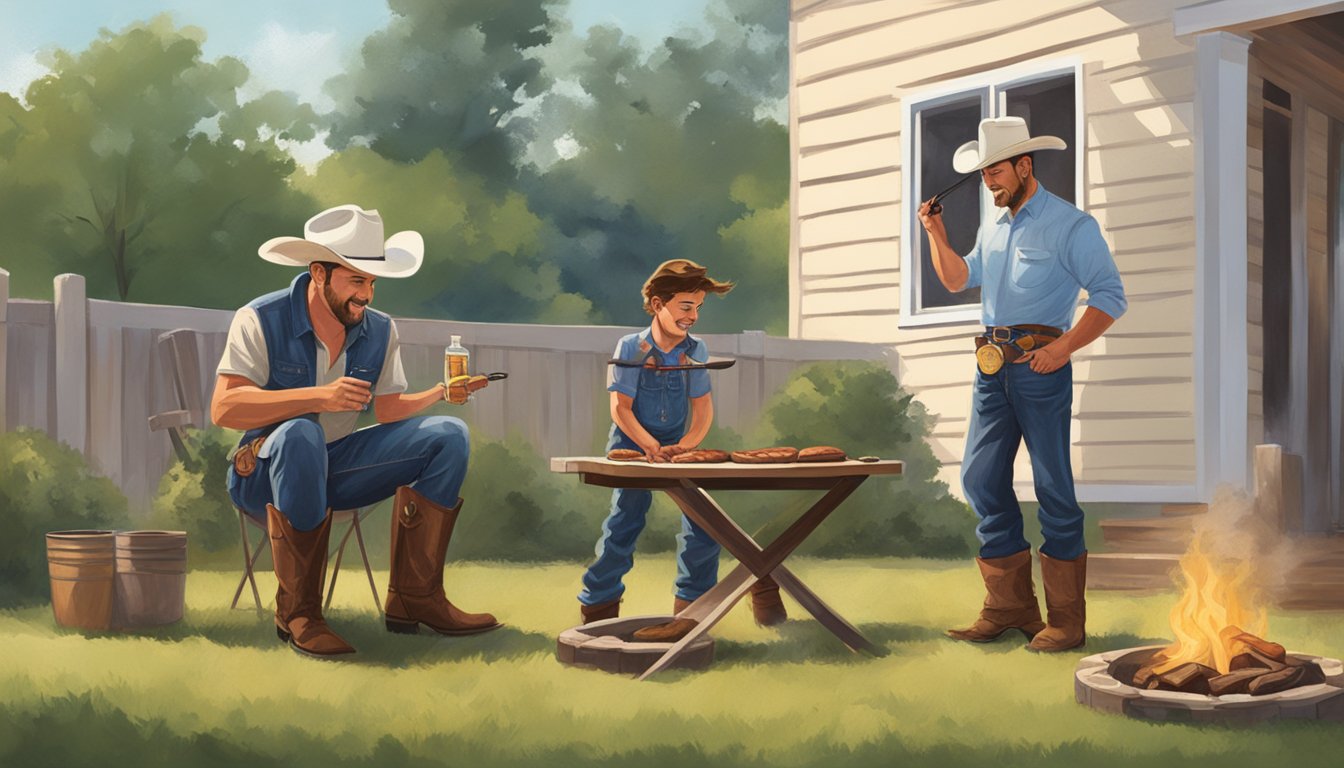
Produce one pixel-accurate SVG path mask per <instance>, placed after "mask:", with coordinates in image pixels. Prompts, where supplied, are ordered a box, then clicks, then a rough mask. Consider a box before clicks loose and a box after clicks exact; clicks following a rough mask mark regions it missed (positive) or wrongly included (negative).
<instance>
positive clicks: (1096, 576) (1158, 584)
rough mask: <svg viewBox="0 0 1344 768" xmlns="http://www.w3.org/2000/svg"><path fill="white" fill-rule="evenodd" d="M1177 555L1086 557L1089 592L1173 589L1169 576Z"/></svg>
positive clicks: (1129, 553) (1172, 582) (1176, 563)
mask: <svg viewBox="0 0 1344 768" xmlns="http://www.w3.org/2000/svg"><path fill="white" fill-rule="evenodd" d="M1180 559H1181V558H1180V555H1177V554H1170V553H1154V552H1100V553H1096V554H1093V553H1091V552H1089V553H1088V555H1087V588H1088V589H1123V590H1156V589H1174V588H1175V583H1176V582H1175V581H1174V580H1173V576H1172V572H1173V571H1174V570H1176V568H1177V567H1178V566H1179V564H1180Z"/></svg>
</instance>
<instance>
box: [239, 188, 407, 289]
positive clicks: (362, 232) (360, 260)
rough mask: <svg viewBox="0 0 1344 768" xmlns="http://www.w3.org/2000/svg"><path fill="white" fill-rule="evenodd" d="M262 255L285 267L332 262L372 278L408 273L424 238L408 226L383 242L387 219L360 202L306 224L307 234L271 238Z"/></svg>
mask: <svg viewBox="0 0 1344 768" xmlns="http://www.w3.org/2000/svg"><path fill="white" fill-rule="evenodd" d="M257 253H258V254H259V255H260V256H261V258H263V259H265V260H267V261H269V262H273V263H275V264H283V265H285V266H287V267H306V266H308V265H309V264H311V263H312V262H314V261H331V262H335V263H337V264H340V265H342V266H345V267H349V268H351V269H353V270H356V271H358V272H365V273H367V274H370V275H373V276H374V277H410V276H411V275H414V274H415V272H416V270H418V269H420V262H421V261H422V260H423V259H424V257H425V240H424V238H422V237H420V233H419V232H412V231H410V230H406V231H405V232H398V233H396V234H395V235H393V236H391V237H389V238H387V240H386V241H384V240H383V217H382V216H379V215H378V211H376V210H375V211H366V210H364V209H363V208H360V207H359V206H358V205H338V206H336V207H335V208H328V209H327V210H325V211H323V212H321V213H319V214H317V215H316V216H314V217H313V218H311V219H309V220H308V222H307V223H306V224H304V225H303V237H301V238H299V237H273V238H271V239H270V240H267V241H266V242H264V243H262V244H261V247H260V248H258V249H257Z"/></svg>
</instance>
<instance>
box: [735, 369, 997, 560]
mask: <svg viewBox="0 0 1344 768" xmlns="http://www.w3.org/2000/svg"><path fill="white" fill-rule="evenodd" d="M931 423H932V419H931V418H930V417H929V416H928V414H927V412H926V411H925V410H924V407H923V406H922V405H920V404H919V403H918V402H916V401H915V400H914V398H913V396H911V395H909V394H906V393H905V392H904V391H903V390H902V389H901V387H900V385H899V384H898V383H897V381H896V377H895V376H893V375H892V374H891V372H890V371H888V370H887V369H886V367H885V366H883V365H881V364H879V363H871V362H858V361H852V362H836V363H815V364H813V365H810V366H807V367H806V368H803V369H800V370H799V371H797V372H796V373H795V374H794V375H793V376H792V377H791V378H790V379H789V381H788V382H787V383H786V384H785V385H784V387H783V388H782V389H781V390H780V391H779V392H778V393H777V394H775V395H774V397H772V398H771V399H770V401H769V402H768V403H767V404H766V407H765V409H764V411H763V413H762V417H761V423H760V425H759V427H758V428H757V430H756V431H755V432H754V433H753V437H754V438H755V439H754V441H753V444H755V445H760V446H765V445H792V446H795V447H798V448H803V447H806V446H809V445H835V446H839V447H841V448H843V449H844V450H845V451H846V452H847V453H849V455H850V456H862V455H866V454H867V455H874V456H881V457H883V458H889V459H900V460H902V461H904V462H905V467H904V474H903V475H902V477H901V478H899V479H894V478H882V477H873V478H870V479H869V480H868V481H867V482H865V483H864V484H863V485H862V486H860V487H859V489H858V490H857V491H855V492H854V495H853V496H852V497H850V498H849V499H848V500H847V501H846V502H845V503H844V504H843V505H842V506H841V507H840V508H839V509H838V510H836V512H835V513H834V514H833V515H832V516H831V517H830V518H828V519H827V521H826V522H825V523H824V524H823V525H822V526H821V527H820V528H819V529H817V532H816V533H815V534H814V535H813V536H812V537H811V538H809V539H808V541H807V542H806V543H805V544H804V545H803V546H802V547H801V548H800V549H799V552H800V553H807V554H813V555H821V556H826V557H841V556H849V557H853V556H871V555H900V556H919V557H962V556H965V555H968V554H970V553H972V552H974V551H975V537H974V528H975V518H974V516H973V515H972V513H971V511H970V508H969V507H967V506H966V505H965V504H963V503H961V502H960V501H958V500H957V499H955V498H953V497H952V496H950V495H948V489H947V484H946V483H943V482H941V481H939V480H937V479H936V476H937V473H938V469H939V462H938V459H937V458H936V457H935V456H934V455H933V450H932V449H931V448H930V447H929V444H928V443H927V442H926V440H925V438H926V437H927V436H928V433H929V427H930V426H931ZM781 496H782V492H781ZM744 498H745V500H744V501H743V502H742V503H744V504H746V505H747V507H746V508H745V509H744V510H743V512H742V518H741V520H740V522H741V523H742V525H743V527H744V528H747V529H748V530H752V529H753V527H758V526H761V525H763V524H766V523H767V521H771V520H774V519H775V518H776V517H777V516H778V510H779V507H780V504H779V503H774V504H763V503H762V502H761V501H760V500H759V498H755V499H753V496H752V495H748V496H746V497H744ZM785 498H786V501H785V502H784V503H785V505H787V506H788V507H790V508H791V509H792V510H793V511H794V512H795V513H796V512H800V511H801V510H802V509H803V508H805V507H806V505H809V504H811V503H812V501H813V500H814V499H815V498H816V494H815V493H809V494H789V496H788V497H785ZM795 516H796V514H795ZM775 532H777V531H776V530H775V529H774V527H773V526H771V528H770V529H769V533H766V534H765V535H764V538H765V539H769V538H771V536H772V535H773V533H775Z"/></svg>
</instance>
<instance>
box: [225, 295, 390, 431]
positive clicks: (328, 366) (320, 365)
mask: <svg viewBox="0 0 1344 768" xmlns="http://www.w3.org/2000/svg"><path fill="white" fill-rule="evenodd" d="M314 346H316V347H317V377H316V378H317V386H319V387H320V386H322V385H324V384H330V383H331V382H333V381H335V380H337V379H339V378H341V377H342V376H344V375H345V352H344V351H342V352H341V354H340V355H339V356H338V357H337V358H336V362H335V364H332V363H331V361H330V360H329V357H330V355H329V354H328V352H327V347H326V345H325V344H323V343H322V342H320V341H317V340H316V339H315V340H314ZM216 372H217V373H218V374H219V375H224V374H232V375H235V376H242V377H243V378H245V379H247V380H249V381H251V382H252V383H254V384H256V385H257V386H258V387H264V386H266V382H267V381H268V380H269V379H270V378H271V358H270V356H269V355H268V354H267V353H266V335H265V334H264V333H262V330H261V318H260V317H258V316H257V311H256V310H255V309H253V308H251V307H243V308H242V309H240V310H238V312H237V313H235V314H234V316H233V323H232V324H230V325H229V341H228V344H227V345H226V346H225V347H224V357H222V358H221V359H220V361H219V368H218V369H217V371H216ZM405 391H406V372H405V371H404V370H403V369H402V367H401V346H400V345H399V344H398V343H397V325H396V323H391V329H390V332H389V334H388V338H387V354H386V355H385V356H384V357H383V370H382V371H381V372H380V373H379V374H378V381H377V382H375V383H374V386H373V394H374V395H375V396H376V395H395V394H398V393H401V392H405ZM359 414H360V412H359V411H341V412H339V413H320V414H318V416H317V423H318V424H320V425H321V426H322V430H323V432H325V433H326V436H327V442H328V443H331V442H335V441H336V440H339V439H341V438H342V437H345V436H346V435H348V434H350V433H351V432H354V431H355V424H356V423H357V422H358V421H359Z"/></svg>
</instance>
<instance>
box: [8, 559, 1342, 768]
mask: <svg viewBox="0 0 1344 768" xmlns="http://www.w3.org/2000/svg"><path fill="white" fill-rule="evenodd" d="M790 562H791V565H793V567H794V570H795V572H797V573H798V574H799V575H800V576H801V577H802V578H803V579H804V580H805V581H807V582H808V583H809V584H810V585H811V586H812V587H813V588H814V589H815V590H816V591H817V592H818V593H819V594H820V595H822V596H823V597H824V598H825V599H827V601H828V602H829V603H830V604H831V605H833V606H834V607H835V608H836V609H837V610H838V611H840V612H841V613H842V614H843V615H845V616H846V617H847V618H848V619H850V620H851V621H852V622H854V623H856V624H857V625H858V626H859V627H860V629H861V630H863V631H864V632H865V633H866V634H867V635H868V637H870V638H871V639H873V640H874V641H875V642H877V643H878V644H879V645H881V646H883V647H884V648H885V649H886V650H887V651H888V654H887V655H886V656H884V657H882V658H870V657H867V656H858V655H853V654H851V653H850V652H849V651H848V650H847V649H846V648H845V647H844V646H843V645H841V644H840V643H839V642H838V641H837V640H835V639H834V638H833V637H831V636H830V635H829V634H828V633H826V632H825V631H824V630H823V629H821V628H820V627H819V626H818V625H817V624H816V623H815V622H814V621H811V620H810V618H809V619H801V620H800V619H799V617H801V616H802V615H804V614H803V613H802V611H801V609H799V608H798V607H797V606H796V605H795V604H793V603H792V602H789V608H790V613H791V614H792V616H793V617H794V618H795V619H796V620H794V621H790V622H789V623H787V624H786V625H784V626H783V628H782V629H780V630H768V629H761V628H758V627H756V626H755V625H754V624H753V623H752V622H751V617H750V613H749V611H747V610H746V609H745V607H739V608H738V609H736V610H734V611H733V613H732V614H730V615H729V616H728V617H727V618H726V619H725V620H724V621H723V622H722V623H721V624H719V626H718V627H716V628H715V631H714V633H713V634H714V637H715V638H716V641H717V647H716V654H717V655H716V660H715V662H714V664H713V665H712V666H711V667H710V668H709V669H707V670H704V671H699V672H682V671H673V672H670V673H664V674H662V675H660V676H658V677H655V678H654V679H653V680H652V681H649V682H643V683H641V682H637V681H635V680H633V679H630V678H627V677H621V676H616V675H610V674H606V673H602V672H597V671H592V670H585V669H575V668H570V667H566V666H562V665H561V664H559V663H558V662H557V661H556V660H555V657H554V648H555V637H556V635H557V634H558V633H559V632H560V631H561V630H563V629H564V628H566V627H569V626H571V625H573V624H576V623H577V618H578V611H577V605H576V603H575V600H574V594H575V592H576V591H577V588H578V577H579V575H580V572H581V569H580V567H579V566H578V565H574V564H553V565H538V566H530V567H529V566H516V565H508V566H504V565H498V564H490V563H478V564H465V565H454V566H451V567H450V569H449V589H448V591H449V595H450V596H451V597H453V598H454V599H456V600H457V601H458V602H459V603H460V604H462V606H463V607H465V608H467V609H468V610H484V609H489V610H492V611H494V612H495V613H496V614H497V615H498V616H499V617H500V618H501V619H502V620H503V621H505V622H506V623H507V624H508V626H507V627H506V628H504V629H502V630H499V631H496V632H494V633H491V634H487V635H483V636H478V637H472V638H456V639H453V638H440V637H433V636H427V635H422V636H415V637H405V636H396V635H390V634H388V633H387V632H385V631H384V630H383V629H382V627H381V625H380V624H379V623H378V621H377V618H376V615H375V614H374V612H373V606H372V600H371V598H370V596H369V593H368V587H367V584H366V583H363V582H362V580H361V579H360V578H358V577H359V576H362V574H358V572H357V571H355V570H346V571H345V572H344V574H343V575H342V577H341V582H340V588H339V589H338V591H337V606H336V607H335V608H334V609H333V610H332V611H331V612H330V614H329V618H330V619H331V620H332V624H333V625H334V626H335V627H336V628H337V629H338V630H339V631H340V632H342V633H343V634H344V636H345V637H346V639H347V640H349V641H350V642H352V643H353V644H354V645H355V646H356V647H357V648H358V649H359V653H358V655H357V656H356V657H355V658H354V660H353V661H350V662H344V663H341V662H320V661H313V660H310V659H306V658H301V657H299V656H297V655H295V654H294V653H293V652H291V651H289V650H288V649H287V648H286V647H284V646H283V645H282V644H281V643H280V642H279V641H278V640H276V638H275V634H274V631H273V630H272V624H271V619H270V617H269V615H266V616H262V617H258V616H257V614H256V613H255V612H253V611H251V610H237V611H229V610H228V609H227V607H225V606H226V605H227V601H228V598H229V596H231V595H232V590H233V586H234V584H235V583H236V581H235V577H234V575H233V574H232V573H230V572H212V571H197V572H193V573H192V574H191V575H190V577H189V580H188V597H187V600H188V610H187V616H186V618H185V620H184V621H183V622H181V623H180V624H178V625H175V626H173V627H169V628H165V629H162V630H159V631H156V632H150V633H145V634H142V635H134V636H133V635H99V636H85V635H81V634H80V633H78V632H72V631H67V630H62V629H58V628H57V627H55V625H54V622H53V621H52V618H51V613H50V609H49V608H30V609H23V610H15V611H5V612H0V766H10V765H13V766H39V765H61V766H70V765H94V764H97V765H121V764H134V765H137V766H158V765H164V766H168V765H175V766H176V765H190V766H198V765H247V766H271V765H276V766H279V765H284V766H384V765H541V764H545V765H557V766H568V765H612V766H615V765H640V766H658V765H723V764H731V765H752V766H793V765H827V766H851V765H853V766H860V765H864V766H866V765H896V764H902V765H906V764H909V765H937V766H951V765H995V766H999V765H1060V766H1064V765H1068V766H1075V765H1077V766H1082V765H1087V766H1092V765H1115V766H1120V765H1125V766H1132V765H1135V764H1144V765H1185V764H1197V765H1205V764H1207V765H1214V764H1216V765H1219V766H1257V767H1262V766H1265V765H1285V764H1290V765H1294V766H1295V767H1296V766H1308V765H1326V764H1329V765H1334V764H1336V763H1337V760H1338V745H1339V743H1340V738H1341V736H1342V735H1344V731H1342V730H1341V727H1340V726H1336V725H1329V724H1315V723H1279V724H1270V725H1264V726H1259V727H1255V728H1243V729H1230V728H1222V727H1200V726H1190V725H1162V724H1149V723H1143V722H1138V721H1131V720H1127V719H1124V718H1121V717H1116V716H1111V715H1105V714H1101V713H1098V712H1094V711H1091V710H1088V709H1085V708H1083V707H1081V706H1079V705H1077V704H1076V703H1074V701H1073V682H1072V672H1073V668H1074V665H1075V664H1076V663H1077V661H1078V659H1079V658H1080V657H1081V656H1083V655H1085V653H1095V652H1098V651H1100V650H1106V649H1113V648H1121V647H1127V646H1132V645H1139V644H1146V643H1151V642H1158V641H1161V640H1162V639H1163V638H1164V637H1165V636H1166V634H1167V632H1166V613H1167V610H1168V608H1169V607H1170V604H1171V602H1172V596H1171V595H1169V594H1166V595H1153V596H1144V597H1127V596H1120V595H1117V594H1115V593H1094V594H1092V596H1091V601H1090V603H1089V629H1090V630H1091V633H1092V634H1091V639H1090V641H1089V642H1088V645H1087V648H1086V649H1085V651H1079V652H1072V653H1065V654H1060V655H1053V656H1046V655H1037V654H1032V653H1029V652H1027V651H1025V650H1024V649H1023V647H1022V643H1021V641H1020V638H1018V637H1014V638H1011V639H1010V638H1007V637H1005V638H1004V639H1003V640H1001V641H1000V642H998V643H993V644H989V645H985V646H977V645H967V644H959V643H955V642H952V641H950V640H947V639H944V638H943V637H942V629H943V628H944V627H946V626H951V625H959V624H964V623H966V622H967V621H968V620H969V619H970V618H971V617H972V615H973V614H974V611H975V608H976V607H977V606H978V604H979V600H980V597H981V587H980V585H979V579H978V577H977V575H976V573H975V571H974V566H973V565H972V564H970V563H969V562H966V563H948V562H937V561H913V560H893V559H883V560H862V561H855V560H846V561H822V560H797V561H790ZM673 572H674V567H673V563H672V560H671V558H669V557H665V556H657V557H645V558H642V559H641V560H640V561H639V564H638V565H637V567H636V569H635V571H634V572H633V573H632V574H631V576H630V578H629V579H628V580H627V584H628V585H629V591H628V592H627V599H626V603H625V606H624V613H625V614H626V615H637V614H640V613H660V612H666V611H667V610H668V609H669V608H670V604H671V602H672V595H671V580H672V575H673ZM385 579H386V575H385V574H380V575H379V583H380V584H385V583H386V581H385ZM273 585H274V582H273V581H272V580H271V579H270V578H269V574H264V575H263V580H262V590H263V596H267V593H268V592H272V591H273V589H274V586H273ZM1270 627H1271V633H1270V634H1271V636H1272V637H1273V638H1274V639H1276V640H1279V641H1280V642H1283V643H1285V644H1286V645H1287V646H1289V647H1290V648H1291V649H1294V650H1303V651H1311V652H1315V653H1320V654H1324V655H1329V656H1335V657H1339V656H1341V655H1344V631H1342V630H1344V617H1341V615H1340V614H1337V613H1331V614H1320V613H1279V614H1275V615H1274V616H1273V617H1272V620H1271V625H1270Z"/></svg>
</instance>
